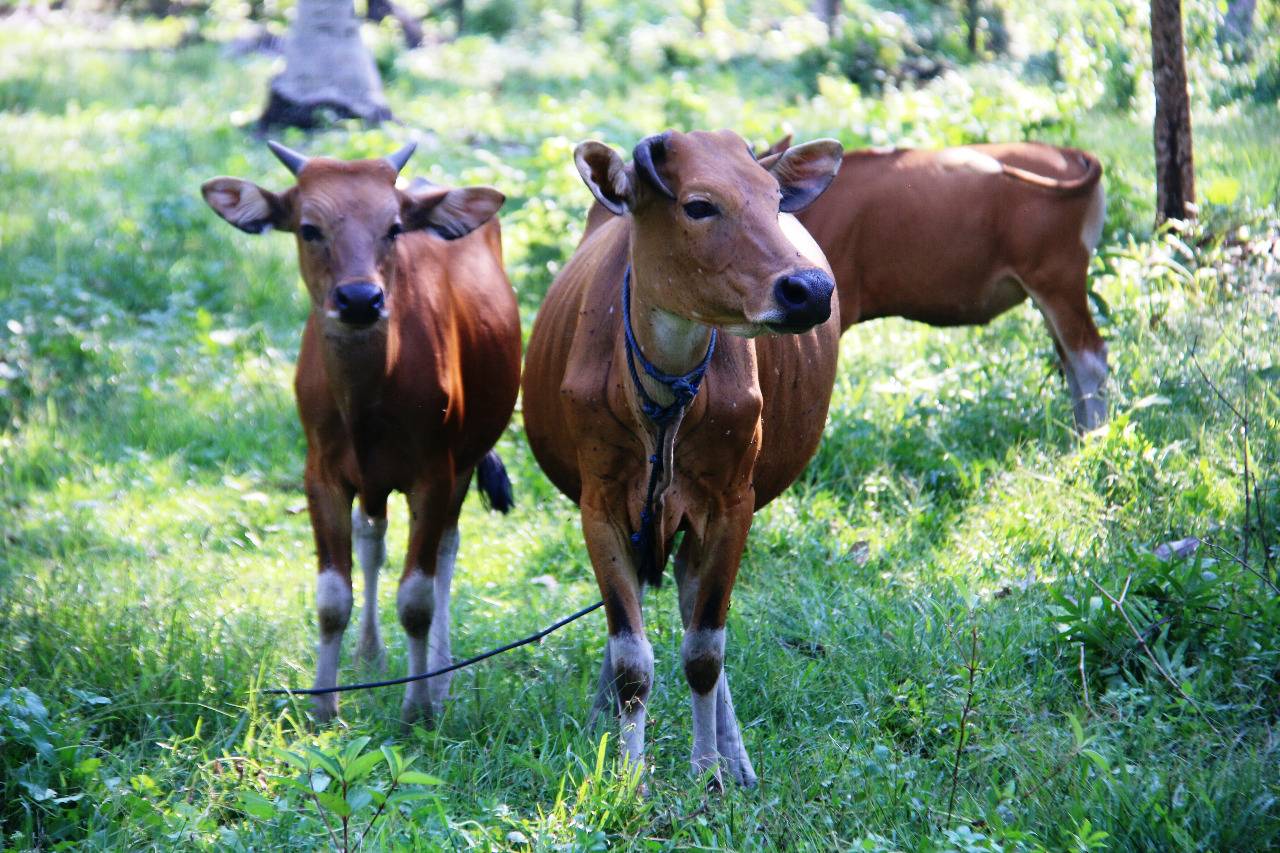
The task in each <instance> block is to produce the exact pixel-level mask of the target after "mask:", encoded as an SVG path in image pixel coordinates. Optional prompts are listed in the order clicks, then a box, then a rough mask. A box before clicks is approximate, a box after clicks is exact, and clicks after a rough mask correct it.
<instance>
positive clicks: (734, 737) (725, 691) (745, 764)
mask: <svg viewBox="0 0 1280 853" xmlns="http://www.w3.org/2000/svg"><path fill="white" fill-rule="evenodd" d="M716 749H717V750H718V751H719V752H720V757H721V759H722V760H723V761H724V764H725V768H726V769H727V770H728V771H729V775H730V776H732V777H733V778H734V779H736V780H737V781H738V783H739V784H741V785H742V786H743V787H744V788H754V787H755V786H756V782H757V781H758V778H757V776H756V771H755V768H754V767H752V766H751V759H750V758H749V757H748V756H747V748H746V746H745V745H743V743H742V732H741V730H739V728H738V717H737V715H736V714H735V713H734V711H733V697H732V696H731V695H730V694H729V676H728V675H727V674H726V673H725V672H724V670H723V669H721V670H720V680H719V681H718V682H717V683H716Z"/></svg>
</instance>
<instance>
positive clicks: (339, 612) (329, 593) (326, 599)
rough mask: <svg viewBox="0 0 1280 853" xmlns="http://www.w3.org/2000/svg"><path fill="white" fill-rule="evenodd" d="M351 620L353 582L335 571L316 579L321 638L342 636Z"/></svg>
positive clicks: (317, 619) (326, 572)
mask: <svg viewBox="0 0 1280 853" xmlns="http://www.w3.org/2000/svg"><path fill="white" fill-rule="evenodd" d="M350 619H351V581H350V579H348V578H344V577H343V576H342V575H341V573H339V572H338V571H336V570H334V569H330V570H328V571H323V572H321V573H320V575H319V577H318V578H316V621H317V622H318V623H319V625H320V634H321V636H326V637H327V636H331V635H333V634H341V633H342V632H343V631H345V630H346V629H347V622H348V621H350Z"/></svg>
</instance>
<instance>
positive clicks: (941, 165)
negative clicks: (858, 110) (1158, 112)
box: [764, 137, 1107, 431]
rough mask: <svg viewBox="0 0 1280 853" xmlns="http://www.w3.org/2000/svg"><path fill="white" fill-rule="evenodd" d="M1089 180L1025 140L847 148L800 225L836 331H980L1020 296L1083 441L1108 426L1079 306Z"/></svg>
mask: <svg viewBox="0 0 1280 853" xmlns="http://www.w3.org/2000/svg"><path fill="white" fill-rule="evenodd" d="M789 145H790V137H787V138H786V139H783V140H782V141H781V142H779V143H777V144H776V145H774V146H773V147H772V148H770V149H769V150H768V151H766V152H765V155H764V156H773V155H776V154H777V153H778V152H780V151H785V150H786V149H787V147H788V146H789ZM1101 176H1102V167H1101V166H1100V165H1099V163H1098V161H1097V159H1096V158H1094V157H1093V156H1091V155H1089V154H1086V153H1085V152H1083V151H1078V150H1076V149H1074V148H1056V147H1054V146H1051V145H1040V144H1035V143H1013V144H1007V145H970V146H965V147H962V148H947V149H942V150H939V151H926V150H913V149H894V150H890V151H881V150H871V151H850V152H849V153H847V154H845V155H844V164H843V165H842V166H841V168H840V175H839V177H837V178H836V180H835V181H834V182H833V183H832V185H831V189H830V190H828V191H827V192H826V193H824V194H823V196H822V198H820V199H818V201H817V202H815V203H814V204H813V205H811V206H810V207H809V208H807V209H806V210H805V211H804V212H803V213H801V214H800V215H799V219H800V222H801V223H803V224H804V226H805V228H807V229H808V230H809V233H810V234H812V235H813V238H814V239H815V240H817V242H818V245H819V246H820V247H822V251H823V252H824V253H825V254H826V256H827V260H829V261H830V262H831V268H832V270H834V271H835V276H836V286H837V287H838V289H839V291H840V328H841V330H842V331H843V330H844V329H847V328H849V326H851V325H853V324H854V323H861V322H863V321H866V320H873V319H875V318H877V317H906V318H907V319H909V320H919V321H921V322H925V323H931V324H933V325H935V326H960V325H971V324H983V323H987V322H989V321H990V320H992V319H993V318H995V317H996V316H997V315H999V314H1001V313H1003V312H1005V311H1007V310H1009V309H1010V308H1012V307H1013V306H1015V305H1017V304H1019V303H1020V302H1022V301H1023V300H1024V299H1026V298H1027V296H1028V295H1029V296H1030V297H1031V299H1032V300H1033V301H1034V302H1035V304H1036V307H1037V308H1039V309H1040V312H1041V314H1043V315H1044V318H1045V321H1046V322H1047V324H1048V326H1049V331H1050V332H1051V334H1052V335H1053V339H1054V344H1055V346H1056V348H1057V350H1058V355H1059V357H1060V358H1061V360H1062V366H1063V372H1064V373H1065V374H1066V378H1067V384H1068V386H1069V388H1070V390H1071V396H1072V400H1073V404H1074V406H1073V407H1074V412H1075V421H1076V426H1077V428H1078V429H1080V430H1082V431H1088V430H1091V429H1094V428H1095V427H1097V426H1099V425H1101V424H1102V423H1103V422H1104V421H1105V420H1106V417H1107V406H1106V399H1105V396H1104V392H1105V389H1104V387H1103V386H1104V384H1105V382H1106V378H1107V347H1106V344H1104V343H1103V341H1102V336H1101V335H1099V334H1098V328H1097V326H1095V325H1094V322H1093V318H1092V317H1091V316H1090V314H1089V304H1088V302H1089V297H1088V270H1089V257H1090V255H1092V253H1093V250H1094V249H1095V248H1096V247H1097V245H1098V240H1099V239H1100V238H1101V236H1102V221H1103V216H1104V214H1105V213H1106V198H1105V195H1104V192H1103V187H1102V182H1101V180H1100V178H1101Z"/></svg>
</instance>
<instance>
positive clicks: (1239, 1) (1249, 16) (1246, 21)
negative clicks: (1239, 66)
mask: <svg viewBox="0 0 1280 853" xmlns="http://www.w3.org/2000/svg"><path fill="white" fill-rule="evenodd" d="M1257 7H1258V0H1231V2H1230V3H1228V4H1227V14H1226V16H1225V17H1224V18H1223V19H1222V29H1221V30H1219V38H1227V39H1231V40H1233V41H1239V42H1244V41H1248V39H1249V35H1250V34H1251V33H1252V32H1253V13H1254V10H1255V9H1257Z"/></svg>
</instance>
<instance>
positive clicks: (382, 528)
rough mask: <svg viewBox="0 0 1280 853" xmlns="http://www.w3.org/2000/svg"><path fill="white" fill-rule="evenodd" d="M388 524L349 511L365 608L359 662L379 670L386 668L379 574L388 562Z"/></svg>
mask: <svg viewBox="0 0 1280 853" xmlns="http://www.w3.org/2000/svg"><path fill="white" fill-rule="evenodd" d="M386 535H387V520H386V519H385V518H370V517H369V516H367V515H365V514H364V510H363V509H361V508H360V506H359V504H357V505H356V507H355V508H354V509H352V511H351V536H352V538H353V539H354V540H355V546H356V558H357V559H358V560H359V561H360V569H361V570H362V571H363V572H364V608H363V609H362V610H361V611H360V645H359V646H357V647H356V655H357V656H358V657H359V658H360V660H362V661H364V662H365V663H368V664H373V665H375V666H377V667H379V668H381V667H382V666H383V665H385V664H386V656H387V653H386V647H385V646H384V645H383V643H382V633H381V632H380V631H379V630H378V571H379V570H380V569H381V568H382V564H383V563H384V562H385V561H386V558H387V545H386Z"/></svg>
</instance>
